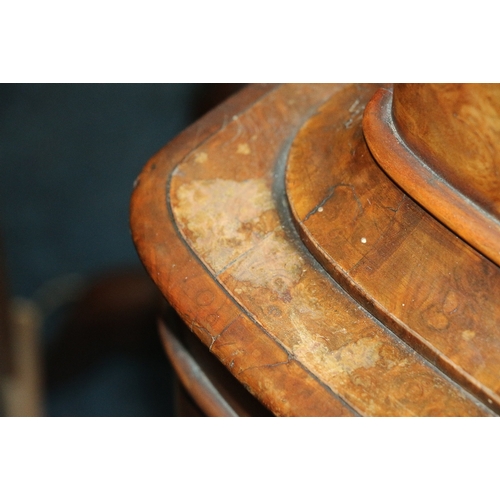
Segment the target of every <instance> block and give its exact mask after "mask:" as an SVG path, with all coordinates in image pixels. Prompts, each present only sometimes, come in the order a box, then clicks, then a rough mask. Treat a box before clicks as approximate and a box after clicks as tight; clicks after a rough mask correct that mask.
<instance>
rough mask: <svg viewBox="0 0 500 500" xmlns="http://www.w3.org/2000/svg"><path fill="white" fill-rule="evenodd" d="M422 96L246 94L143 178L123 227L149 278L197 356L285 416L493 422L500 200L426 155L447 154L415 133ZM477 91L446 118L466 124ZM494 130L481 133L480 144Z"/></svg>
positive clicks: (177, 142)
mask: <svg viewBox="0 0 500 500" xmlns="http://www.w3.org/2000/svg"><path fill="white" fill-rule="evenodd" d="M450 89H451V91H453V92H455V91H456V89H454V88H451V87H448V90H450ZM427 90H428V89H427V88H426V87H424V88H423V89H422V88H419V89H417V88H412V87H411V86H407V87H401V88H394V89H393V87H392V86H389V85H385V86H382V85H347V84H346V85H325V84H322V85H305V84H304V85H302V84H301V85H254V86H250V87H248V88H246V89H245V90H243V91H241V92H240V93H239V94H238V95H236V96H234V97H233V98H231V99H229V100H228V101H226V102H225V103H224V104H223V105H221V106H220V107H218V108H217V109H216V110H214V111H212V112H211V113H209V114H208V115H206V116H205V117H204V118H202V119H201V120H200V121H198V122H197V123H195V124H194V125H192V126H191V127H190V128H189V129H187V130H186V131H185V132H183V133H182V134H181V135H180V136H178V137H177V138H176V139H174V140H173V141H172V142H171V143H170V144H168V145H167V146H165V148H163V149H162V150H161V151H160V152H159V153H158V154H156V155H155V156H154V157H153V158H151V160H150V161H149V162H148V164H147V165H146V166H145V167H144V170H143V171H142V173H141V174H140V176H139V177H138V178H137V181H136V184H135V189H134V193H133V196H132V202H131V226H132V233H133V238H134V242H135V245H136V248H137V250H138V253H139V255H140V257H141V260H142V261H143V263H144V265H145V266H146V268H147V270H148V272H149V274H150V275H151V277H152V278H153V280H154V281H155V283H156V284H157V286H158V287H159V289H160V290H161V292H162V293H163V295H164V296H165V297H166V298H167V300H168V301H169V303H170V304H171V305H172V307H173V308H174V309H175V310H176V311H177V313H178V314H179V316H180V317H181V318H182V320H183V321H184V323H185V324H186V325H187V327H188V328H189V330H191V331H192V332H194V333H195V334H196V336H197V337H198V339H199V340H201V342H202V343H203V344H204V345H205V346H206V348H205V353H210V354H211V356H213V357H214V358H213V359H218V363H220V366H224V367H225V369H227V370H228V371H229V372H230V373H231V374H232V377H234V378H235V379H236V380H237V381H238V383H239V384H241V387H243V388H245V389H244V390H245V391H248V392H249V393H251V394H252V395H253V396H254V397H255V399H256V400H257V402H258V403H259V404H262V405H263V406H264V407H265V408H267V409H269V410H270V411H271V412H272V413H273V414H275V415H280V416H288V415H331V416H358V415H361V416H434V415H439V416H495V415H496V414H497V413H498V412H499V410H500V332H499V329H498V326H497V325H498V324H500V322H499V319H500V318H499V315H500V269H499V267H498V264H499V260H497V258H496V254H495V252H497V251H498V249H499V245H498V241H499V240H497V239H496V238H497V233H496V232H495V231H496V225H495V224H496V222H497V219H496V217H497V215H496V212H495V207H496V205H495V203H496V202H495V201H493V202H492V204H490V205H488V204H487V203H486V201H485V197H487V196H488V190H487V189H483V190H482V186H483V187H484V185H487V184H488V181H487V179H486V180H485V179H483V180H482V183H481V182H480V183H476V185H475V186H474V185H472V184H473V183H471V182H470V180H469V181H467V180H465V181H464V180H463V179H464V176H463V173H462V174H460V172H459V173H458V174H457V175H455V174H453V175H455V177H453V175H452V174H450V171H451V170H453V163H452V167H450V166H449V165H450V164H449V162H448V163H447V160H448V158H449V156H448V155H447V153H446V151H447V149H446V148H444V149H443V148H437V149H436V150H435V151H434V150H431V149H425V147H426V146H429V145H432V144H434V145H435V144H440V141H445V140H449V141H451V143H453V136H452V137H451V139H450V136H447V137H440V133H439V131H440V130H441V131H442V130H443V128H442V127H441V128H440V127H439V126H436V127H434V128H432V127H430V126H428V122H427V121H426V120H425V119H424V118H422V116H420V117H419V120H417V119H415V120H413V118H412V117H414V116H415V111H413V112H411V109H410V108H411V106H409V104H408V103H411V102H413V101H412V100H411V98H410V97H411V96H412V95H416V96H417V97H418V98H419V99H420V104H421V106H420V107H418V106H417V109H422V106H423V107H425V106H427V109H428V110H429V109H430V110H434V114H435V115H436V114H437V115H438V116H439V113H436V112H435V109H436V106H437V104H436V103H438V104H439V103H440V102H441V100H440V98H439V93H440V92H442V90H443V89H437V91H436V89H435V88H434V90H433V92H434V94H432V95H433V96H434V95H438V97H435V98H434V100H432V99H430V98H429V94H428V93H427V94H426V92H427ZM493 90H495V89H493ZM467 91H468V89H467V88H466V89H465V90H462V91H459V92H458V94H456V96H458V97H456V96H455V97H456V99H455V100H457V99H458V101H457V102H459V104H460V103H461V104H460V106H459V104H456V106H458V107H457V108H456V109H455V108H453V106H452V107H451V108H449V109H447V110H445V111H443V113H445V114H446V113H449V111H450V109H451V113H452V118H453V113H457V116H456V117H455V118H457V117H458V118H459V119H462V124H463V123H464V120H465V121H467V117H466V118H463V116H462V115H460V113H461V112H462V111H463V110H464V109H465V111H467V110H468V111H469V112H470V107H471V106H472V107H474V103H472V104H471V100H470V99H469V100H468V101H467V102H466V103H465V104H466V105H468V106H469V108H466V107H464V106H465V105H464V102H465V101H464V100H463V95H464V94H463V92H467ZM412 92H413V94H412ZM436 92H437V93H436ZM460 92H462V93H460ZM481 92H482V90H481ZM495 92H496V90H495ZM479 93H480V92H479ZM442 95H444V94H442ZM393 96H394V98H393ZM408 96H410V97H408ZM445 97H446V99H447V100H446V99H444V97H443V98H442V100H443V99H444V100H446V102H447V103H448V104H449V103H450V102H451V99H452V97H453V96H451V97H450V95H449V93H448V94H446V96H445ZM391 99H394V102H397V103H399V104H398V105H399V106H400V108H398V109H399V110H400V111H398V112H399V114H396V115H394V113H393V112H392V111H391V110H392V109H393V108H392V107H391V106H393V104H392V102H393V101H392V100H391ZM460 99H462V100H460ZM485 99H486V98H485ZM485 102H487V99H486V101H485ZM388 103H389V104H388ZM384 106H385V107H384ZM387 106H389V108H387ZM450 106H451V104H450ZM493 108H494V106H493ZM488 109H489V110H491V109H492V108H491V106H490V108H488ZM365 110H366V111H365ZM387 110H389V111H387ZM408 110H410V111H408ZM457 110H458V111H457ZM384 113H385V114H384ZM405 113H406V114H405ZM412 113H413V114H412ZM469 115H470V116H473V117H474V119H476V118H477V117H478V116H483V117H484V113H483V115H481V113H480V112H478V113H475V114H474V112H472V113H469ZM469 115H467V116H469ZM363 116H364V120H363ZM392 116H396V121H397V120H399V122H397V123H396V125H394V123H392V122H390V120H389V119H388V117H389V118H391V117H392ZM458 118H457V119H458ZM490 118H491V119H489V118H487V117H486V118H485V119H484V120H483V121H482V122H481V121H480V120H479V118H477V119H476V122H477V121H478V120H479V122H480V123H482V126H483V129H481V130H483V131H484V133H486V132H485V131H487V130H490V129H491V130H495V124H496V121H495V120H496V118H495V117H494V116H493V117H490ZM412 120H413V121H412ZM432 120H433V123H437V120H438V118H436V117H434V118H432ZM451 123H453V124H454V125H456V124H457V120H453V119H452V120H451ZM459 125H460V123H459ZM466 126H467V127H469V132H470V129H471V124H470V123H467V124H466ZM464 127H465V125H464ZM464 127H462V128H461V126H458V125H457V127H456V130H455V133H457V134H458V133H462V132H463V131H464ZM488 127H489V128H488ZM473 128H474V127H473ZM430 129H432V130H431V132H429V130H430ZM419 130H420V131H423V132H425V133H427V132H429V133H428V134H427V136H426V135H425V133H423V135H421V136H420V135H419ZM447 130H448V132H449V133H451V132H450V130H451V129H450V127H448V128H447ZM477 130H478V127H477V125H475V131H476V132H477ZM476 132H475V133H476ZM464 133H465V132H464ZM405 134H406V135H405ZM416 137H417V138H418V137H424V139H425V140H424V139H423V140H422V141H421V142H420V143H419V142H418V140H417V139H415V138H416ZM463 137H465V136H463ZM488 137H489V136H488ZM492 137H493V136H492ZM488 140H489V142H488V141H487V142H486V146H485V147H486V149H487V150H488V151H489V150H490V149H491V147H493V148H496V147H497V144H493V145H491V144H492V143H491V140H490V139H488ZM367 141H368V142H367ZM391 141H392V142H391ZM405 141H406V142H405ZM465 143H466V141H465V139H464V140H463V144H465ZM422 144H423V145H424V146H422ZM398 147H399V150H398ZM412 148H413V149H412ZM447 148H448V149H449V147H448V146H447ZM488 148H490V149H488ZM498 148H499V149H500V145H499V146H498ZM422 151H423V152H422ZM429 151H430V153H429ZM436 151H438V152H439V154H441V157H439V161H436V162H435V163H436V164H435V165H434V164H433V163H432V161H431V160H433V159H435V158H437V157H438V156H439V155H438V154H437V153H436ZM424 153H425V154H424ZM405 154H406V156H404V155H405ZM374 156H375V157H374ZM375 158H377V160H378V162H377V161H376V160H375ZM475 158H476V159H477V158H478V155H476V157H475ZM478 161H480V160H478ZM464 164H465V167H464V168H463V169H462V170H463V171H464V172H465V171H466V172H468V175H469V174H470V172H471V170H470V169H469V170H468V169H467V165H468V164H469V163H468V162H467V161H465V162H464ZM450 169H451V170H450ZM495 172H496V170H495V169H494V168H490V169H489V170H484V171H483V173H482V175H485V176H488V175H490V176H493V177H494V175H496V174H495ZM455 173H456V172H455ZM426 175H427V177H426ZM472 177H474V175H472ZM493 177H492V178H493ZM393 179H394V180H393ZM457 179H459V180H460V181H461V182H457V181H456V180H457ZM462 181H463V182H462ZM426 183H427V184H426ZM426 186H428V187H426ZM471 186H472V187H471ZM450 193H451V195H453V196H455V198H453V196H451V195H450ZM450 196H451V198H450ZM450 199H451V201H452V202H450ZM457 200H458V201H457ZM478 200H479V201H478ZM485 207H486V208H485ZM488 207H490V210H489V211H488V210H487V208H488ZM491 207H493V208H491ZM478 221H479V222H478ZM499 227H500V226H499ZM498 255H500V254H498ZM166 342H167V343H168V340H167V341H166ZM188 351H189V348H188ZM191 351H193V350H192V349H191ZM170 353H171V355H172V351H170ZM223 373H225V372H224V371H223ZM232 377H230V376H229V374H228V380H229V379H230V378H231V379H232ZM218 380H219V383H222V384H223V380H224V377H222V379H221V378H219V379H218ZM220 380H222V382H220ZM185 385H186V384H185ZM187 385H189V384H187ZM236 385H238V384H236ZM236 406H237V404H236ZM236 413H238V412H236ZM214 414H217V411H215V413H214ZM249 414H252V412H251V411H249Z"/></svg>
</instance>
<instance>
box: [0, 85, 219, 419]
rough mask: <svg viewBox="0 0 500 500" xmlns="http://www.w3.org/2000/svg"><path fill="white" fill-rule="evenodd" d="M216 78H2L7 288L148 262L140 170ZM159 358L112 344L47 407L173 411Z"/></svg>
mask: <svg viewBox="0 0 500 500" xmlns="http://www.w3.org/2000/svg"><path fill="white" fill-rule="evenodd" d="M214 88H215V87H214V85H205V84H165V85H159V84H117V85H115V84H112V85H111V84H88V85H87V84H85V85H80V84H78V85H76V84H68V85H66V84H36V85H34V84H27V85H19V84H2V85H0V169H1V170H0V171H1V182H0V235H1V241H2V246H3V250H4V257H5V266H6V270H7V277H8V285H9V291H10V294H11V295H17V296H22V297H26V298H33V297H37V293H38V296H39V295H40V290H44V287H45V288H47V283H52V287H53V288H54V286H55V287H56V289H57V286H58V285H57V279H59V278H60V279H61V280H62V281H61V283H62V284H64V283H66V285H65V286H66V287H67V288H68V286H67V285H68V283H67V282H68V279H69V278H68V279H65V278H64V277H66V278H67V277H68V276H69V277H70V278H71V277H73V278H74V277H75V276H76V277H83V278H87V277H89V276H96V275H99V273H101V272H105V271H106V270H108V269H112V268H117V267H120V266H132V267H133V266H137V267H140V266H141V265H140V263H139V260H138V257H137V255H136V252H135V249H134V246H133V244H132V240H131V236H130V231H129V223H128V217H129V200H130V195H131V191H132V184H133V181H134V179H135V177H136V176H137V174H138V173H139V172H140V170H141V168H142V166H143V165H144V164H145V162H146V161H147V160H148V158H149V157H151V156H152V155H153V154H154V153H155V152H156V151H158V150H159V149H160V148H161V147H162V146H163V145H165V144H166V143H167V142H168V141H169V140H171V139H172V138H173V137H174V136H175V135H177V134H178V133H179V132H181V131H182V130H183V129H184V128H186V127H187V126H188V125H189V124H190V123H191V122H193V121H194V120H195V119H196V118H197V117H198V116H199V115H200V114H202V113H203V112H205V111H207V110H208V109H209V108H210V107H211V105H212V104H216V102H215V101H216V100H217V96H215V97H214V95H213V94H214V92H213V90H214ZM219 90H220V89H219ZM215 93H217V91H216V92H215ZM222 94H224V90H223V91H222ZM222 97H224V95H222ZM205 98H206V99H205ZM211 100H212V101H214V102H213V103H212V102H211ZM54 280H55V284H54V283H53V282H54ZM69 281H71V279H69ZM61 287H62V288H61V294H63V295H64V293H65V292H64V286H63V285H61ZM70 288H71V287H69V289H70ZM49 326H50V325H49ZM49 326H47V325H45V330H44V333H43V338H42V343H43V345H44V348H46V347H47V345H48V344H49V343H50V340H51V337H50V336H51V335H53V333H51V328H50V327H49ZM52 330H54V326H52ZM155 370H157V371H158V370H159V371H160V372H161V370H163V368H157V367H153V368H152V367H151V366H147V365H145V364H144V363H142V364H141V362H139V361H137V360H136V359H134V358H132V357H130V356H129V357H127V356H124V355H121V354H116V355H113V356H108V357H107V358H106V359H104V360H101V361H100V362H99V363H97V364H96V365H95V366H93V367H92V369H90V370H88V371H86V372H85V373H83V374H80V375H79V376H78V377H76V378H75V379H74V380H71V381H70V382H68V383H67V384H66V385H65V386H63V387H59V388H58V389H57V391H53V392H52V393H50V392H49V393H48V394H47V404H46V406H47V408H46V413H47V414H48V415H162V414H168V413H169V412H170V410H171V395H167V396H165V390H166V389H165V387H166V385H165V384H164V383H163V382H162V380H163V379H164V378H165V372H164V371H163V372H162V373H157V371H155ZM162 377H163V378H162ZM162 384H163V385H162ZM155 386H158V387H157V389H155ZM155 391H156V392H155ZM162 398H163V399H162Z"/></svg>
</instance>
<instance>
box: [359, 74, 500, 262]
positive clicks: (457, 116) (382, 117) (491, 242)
mask: <svg viewBox="0 0 500 500" xmlns="http://www.w3.org/2000/svg"><path fill="white" fill-rule="evenodd" d="M393 94H394V95H393ZM363 130H364V133H365V138H366V140H367V142H368V145H369V147H370V151H371V153H372V154H373V155H374V157H375V159H376V160H377V162H378V163H379V165H380V166H381V167H382V168H383V169H384V170H385V172H386V173H387V174H388V175H389V176H390V177H391V178H392V179H393V180H394V181H395V182H396V183H397V184H399V185H400V186H401V187H402V188H403V190H404V191H405V192H406V193H407V194H409V195H410V196H411V197H412V198H414V199H415V200H417V201H418V202H419V203H420V204H421V205H423V206H424V208H425V209H426V210H427V211H429V212H430V213H432V214H433V215H434V216H435V217H436V218H438V219H439V220H440V221H441V222H443V223H444V224H445V225H447V226H448V227H449V228H450V229H451V230H453V231H454V232H456V233H457V234H458V235H459V236H461V237H462V238H463V239H465V240H466V241H467V242H468V243H469V244H470V245H472V246H473V247H474V248H476V249H477V250H479V251H480V252H481V253H483V254H484V255H486V256H487V257H488V258H489V259H491V260H492V261H493V262H495V263H496V264H497V265H500V219H499V217H498V214H499V210H500V189H499V188H500V184H499V183H500V180H499V179H500V176H499V173H498V168H499V164H500V86H498V85H483V84H467V85H457V84H453V85H444V84H441V85H431V84H428V85H423V84H418V85H417V84H411V85H403V84H398V85H395V86H394V91H392V90H390V89H380V90H379V91H378V92H377V93H376V94H375V95H374V97H373V99H372V100H371V101H370V102H369V103H368V105H367V106H366V111H365V117H364V123H363Z"/></svg>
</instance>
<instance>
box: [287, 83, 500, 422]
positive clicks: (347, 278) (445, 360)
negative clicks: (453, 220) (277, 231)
mask: <svg viewBox="0 0 500 500" xmlns="http://www.w3.org/2000/svg"><path fill="white" fill-rule="evenodd" d="M380 90H382V91H384V90H385V89H383V88H382V89H379V90H378V91H377V93H379V92H380ZM365 102H366V101H365ZM361 104H362V105H363V104H364V103H363V101H361ZM359 126H361V124H359ZM333 147H334V148H335V150H336V152H337V154H339V155H342V150H341V148H340V147H338V145H337V144H333ZM372 161H373V160H372ZM297 164H298V165H300V161H299V162H297ZM293 165H294V163H293V161H290V159H289V162H288V166H287V186H286V194H287V200H288V207H289V210H290V214H291V220H292V222H293V224H294V226H295V228H296V230H297V232H298V233H299V235H300V238H301V240H302V241H303V242H304V244H305V246H306V247H307V249H308V250H309V251H310V252H311V254H312V255H313V256H314V257H315V258H316V259H317V261H318V262H319V263H320V264H321V266H322V267H323V268H324V269H325V270H326V271H327V272H328V274H329V275H330V276H332V277H333V279H334V280H335V281H336V282H337V283H339V284H340V286H341V287H342V288H343V289H344V290H345V291H346V292H347V293H348V294H349V295H350V296H351V297H352V298H353V299H354V300H355V301H356V302H358V303H359V304H360V305H361V306H362V307H363V308H364V309H365V310H366V311H368V312H369V313H370V314H372V315H373V316H374V317H375V318H376V319H377V320H378V321H380V322H381V323H382V324H383V325H384V326H385V327H387V328H388V329H389V330H390V331H391V332H392V333H394V334H395V335H397V337H399V338H400V339H401V340H403V341H404V342H405V343H406V344H407V345H409V346H410V347H411V348H413V349H415V351H416V352H417V353H418V354H420V355H421V356H423V358H425V359H426V360H427V361H428V362H430V363H431V364H432V365H433V366H435V367H436V368H437V369H438V370H440V372H441V373H442V375H443V376H445V377H447V378H448V377H449V378H450V379H452V380H453V381H454V382H455V383H457V384H458V385H459V386H461V387H462V389H464V390H465V391H467V392H468V393H469V394H471V395H472V397H474V398H477V400H478V401H481V403H483V404H485V405H486V406H487V407H489V408H490V409H491V410H493V411H494V412H496V413H500V395H499V394H497V393H495V392H494V391H493V390H491V388H489V387H487V386H485V385H484V384H483V383H481V382H479V381H478V380H477V379H476V378H475V377H474V376H473V375H471V374H470V373H468V372H467V371H466V370H464V369H463V368H462V367H461V366H460V365H459V364H457V363H456V362H455V361H453V360H452V359H451V358H450V357H448V356H447V355H445V354H444V353H443V352H442V351H441V350H439V349H438V348H436V347H435V346H434V345H433V344H432V342H430V341H429V340H427V339H426V338H425V337H424V336H422V335H421V334H420V333H418V331H416V330H415V329H414V328H411V326H409V325H408V324H407V323H405V322H403V321H402V320H401V318H400V317H398V316H397V315H395V314H394V313H393V312H391V311H390V310H389V309H387V308H386V307H385V306H384V305H383V304H381V303H380V302H379V301H378V300H377V298H376V297H375V296H372V295H370V294H368V293H367V291H366V290H365V288H364V287H363V286H362V285H361V284H360V283H359V282H358V281H357V280H356V279H355V278H353V276H352V275H351V274H350V272H349V271H348V270H347V269H346V268H345V267H344V266H343V265H342V264H340V263H339V262H337V261H336V260H335V259H334V258H332V257H331V255H330V254H329V253H328V252H327V251H326V250H325V249H324V248H323V246H322V245H321V243H320V242H319V241H318V240H317V239H316V238H315V236H314V234H313V233H312V232H311V231H310V229H309V228H308V227H307V223H306V221H307V219H308V218H309V215H310V213H311V212H309V213H308V215H305V216H304V214H305V211H304V209H303V210H302V212H303V215H302V216H301V215H299V210H298V208H297V203H296V202H297V201H298V198H297V197H295V198H294V197H293V196H291V193H292V191H293V190H292V187H291V184H293V181H291V179H290V178H289V177H290V173H291V170H292V168H293V167H292V166H293ZM373 166H374V168H377V164H376V163H375V162H374V161H373ZM302 194H304V193H303V192H302ZM407 202H409V203H411V204H414V202H413V201H411V199H410V198H407ZM316 210H317V207H316V208H315V209H314V210H313V212H316ZM306 212H307V210H306ZM429 217H430V216H429ZM430 218H431V217H430ZM450 234H452V233H450ZM467 248H469V247H467ZM471 251H473V250H471Z"/></svg>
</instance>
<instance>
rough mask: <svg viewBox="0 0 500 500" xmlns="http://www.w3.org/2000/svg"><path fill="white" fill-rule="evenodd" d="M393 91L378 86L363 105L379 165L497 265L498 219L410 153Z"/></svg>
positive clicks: (368, 137) (365, 124)
mask: <svg viewBox="0 0 500 500" xmlns="http://www.w3.org/2000/svg"><path fill="white" fill-rule="evenodd" d="M392 98H393V94H392V91H390V90H387V89H385V88H381V89H379V90H378V91H377V92H376V93H375V95H374V96H373V98H372V99H371V100H370V101H369V103H368V105H367V106H366V109H365V112H364V116H363V132H364V135H365V138H366V142H367V144H368V147H369V148H370V152H371V153H372V154H373V156H374V157H375V159H376V160H377V162H378V164H379V165H380V167H381V168H382V169H383V170H384V171H385V172H386V173H387V175H389V177H391V178H392V179H393V180H394V182H396V183H397V184H398V185H399V186H400V187H401V188H402V189H403V191H405V192H406V193H407V194H408V195H409V196H410V197H412V198H413V199H414V200H416V201H417V202H418V203H419V204H420V205H422V206H423V207H424V208H425V209H426V210H427V211H428V212H429V213H431V214H432V215H433V216H434V217H436V218H437V219H438V220H440V221H441V222H442V223H443V224H445V225H446V226H447V227H448V228H449V229H451V230H452V231H454V232H455V233H456V234H458V235H459V236H460V237H461V238H462V239H464V240H465V241H466V242H467V243H468V244H469V245H471V246H472V247H474V248H475V249H476V250H478V251H479V252H481V253H482V254H483V255H485V256H486V257H487V258H489V259H490V260H491V261H493V262H494V263H495V264H497V265H500V221H498V220H497V219H495V218H494V217H492V216H491V215H490V214H488V213H486V212H485V211H484V210H483V209H482V208H481V207H479V206H478V205H477V204H475V203H474V202H473V201H471V200H470V199H469V198H467V197H466V196H465V195H463V194H462V193H461V192H460V191H458V190H457V189H456V188H454V187H453V186H452V185H450V184H449V183H448V182H446V181H445V180H444V179H443V178H441V177H439V176H438V175H437V174H436V173H435V172H434V171H433V170H432V168H431V167H430V166H429V165H427V164H426V163H425V162H424V161H423V160H422V159H421V158H419V157H418V156H417V155H415V154H414V153H413V151H412V150H411V149H410V148H409V147H408V146H407V145H406V143H405V141H404V139H403V138H402V137H401V136H400V134H399V133H398V130H397V128H396V126H395V124H394V120H393V117H392V111H391V110H392Z"/></svg>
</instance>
